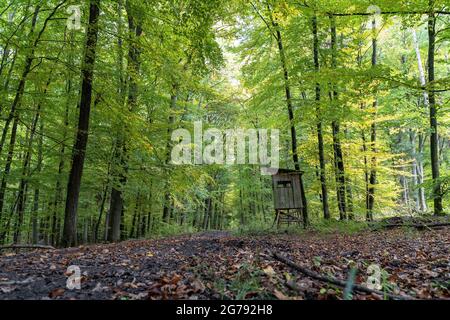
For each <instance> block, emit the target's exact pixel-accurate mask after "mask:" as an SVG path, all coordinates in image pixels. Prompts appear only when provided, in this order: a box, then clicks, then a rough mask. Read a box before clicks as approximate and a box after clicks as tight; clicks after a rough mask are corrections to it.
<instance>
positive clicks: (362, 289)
mask: <svg viewBox="0 0 450 320" xmlns="http://www.w3.org/2000/svg"><path fill="white" fill-rule="evenodd" d="M272 256H273V257H274V258H275V259H276V260H278V261H280V262H282V263H284V264H286V265H288V266H289V267H291V268H293V269H295V270H297V271H300V272H301V273H303V274H305V275H306V276H308V277H310V278H313V279H316V280H320V281H323V282H328V283H331V284H334V285H337V286H339V287H343V288H345V286H346V282H345V281H342V280H339V279H336V278H334V277H331V276H324V275H321V274H319V273H317V272H315V271H312V270H310V269H307V268H305V267H302V266H300V265H298V264H296V263H294V262H292V261H291V260H289V259H287V258H285V257H283V256H281V255H279V254H277V253H272ZM352 287H353V290H356V291H360V292H364V293H370V294H372V293H374V294H377V295H379V296H382V297H384V296H386V297H388V298H389V299H392V300H414V299H415V298H413V297H411V296H407V295H404V296H399V295H395V294H391V293H385V292H382V291H379V290H374V289H369V288H367V287H364V286H361V285H359V284H354V285H353V286H352ZM291 288H293V286H291Z"/></svg>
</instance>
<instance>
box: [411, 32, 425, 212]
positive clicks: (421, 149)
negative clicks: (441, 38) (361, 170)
mask: <svg viewBox="0 0 450 320" xmlns="http://www.w3.org/2000/svg"><path fill="white" fill-rule="evenodd" d="M412 35H413V41H414V50H415V52H416V57H417V66H418V69H419V80H420V84H421V85H422V86H424V87H425V86H426V84H427V80H426V77H425V70H424V67H423V63H422V57H421V54H420V48H419V41H418V39H417V34H416V30H415V29H412ZM423 103H424V105H425V108H426V109H427V110H429V101H428V92H427V91H426V90H424V91H423ZM418 138H419V150H418V154H417V156H416V163H417V182H418V184H419V185H422V184H423V181H424V172H423V155H424V140H425V138H424V134H423V133H422V132H419V134H418ZM418 191H419V207H420V211H422V212H425V211H427V210H428V208H427V202H426V198H425V189H424V187H423V186H420V187H419V190H418Z"/></svg>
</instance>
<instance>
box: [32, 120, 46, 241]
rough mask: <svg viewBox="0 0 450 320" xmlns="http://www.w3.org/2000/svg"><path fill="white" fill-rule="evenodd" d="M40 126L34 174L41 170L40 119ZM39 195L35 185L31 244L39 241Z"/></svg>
mask: <svg viewBox="0 0 450 320" xmlns="http://www.w3.org/2000/svg"><path fill="white" fill-rule="evenodd" d="M40 122H41V123H40V128H39V133H40V135H39V142H38V155H37V165H36V174H38V175H39V174H40V173H41V171H42V162H43V144H44V138H43V135H42V134H43V132H44V122H43V121H42V118H41V121H40ZM39 197H40V189H39V185H38V186H36V187H35V189H34V196H33V210H32V213H31V226H32V233H31V239H32V242H33V244H36V243H38V241H39V228H38V222H39V221H38V214H39Z"/></svg>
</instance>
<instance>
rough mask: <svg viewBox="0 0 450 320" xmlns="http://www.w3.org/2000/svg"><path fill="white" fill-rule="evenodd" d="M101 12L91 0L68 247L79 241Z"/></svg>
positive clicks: (67, 223)
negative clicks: (82, 190)
mask: <svg viewBox="0 0 450 320" xmlns="http://www.w3.org/2000/svg"><path fill="white" fill-rule="evenodd" d="M99 15H100V0H90V5H89V23H88V27H87V36H86V51H85V54H84V59H83V67H82V71H81V73H82V88H81V98H80V114H79V119H78V129H77V135H76V139H75V145H74V147H73V151H72V166H71V169H70V174H69V181H68V184H67V198H66V208H65V216H64V231H63V238H62V243H63V245H64V246H66V247H70V246H74V245H76V244H77V206H78V197H79V194H80V185H81V177H82V174H83V166H84V159H85V155H86V147H87V142H88V136H89V116H90V111H91V100H92V81H93V75H94V64H95V57H96V47H97V36H98V18H99Z"/></svg>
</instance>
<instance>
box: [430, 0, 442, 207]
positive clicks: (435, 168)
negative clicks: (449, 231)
mask: <svg viewBox="0 0 450 320" xmlns="http://www.w3.org/2000/svg"><path fill="white" fill-rule="evenodd" d="M434 5H435V2H434V0H429V7H430V12H429V14H428V104H429V108H430V129H431V134H430V154H431V175H432V178H433V202H434V215H436V216H438V215H443V214H444V211H443V207H442V193H441V183H440V181H439V178H440V177H439V136H438V123H437V109H436V94H435V92H434V86H433V84H434V80H435V68H434V64H435V61H434V60H435V59H434V58H435V46H436V15H435V13H434Z"/></svg>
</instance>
